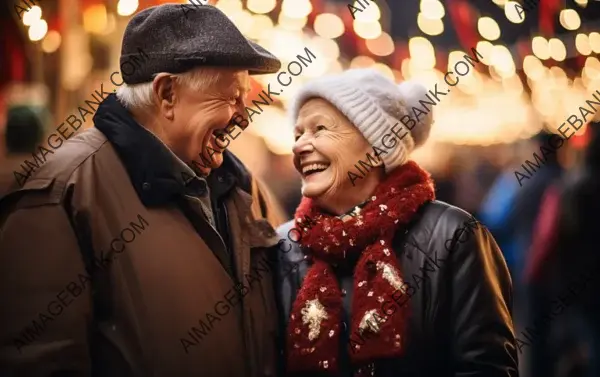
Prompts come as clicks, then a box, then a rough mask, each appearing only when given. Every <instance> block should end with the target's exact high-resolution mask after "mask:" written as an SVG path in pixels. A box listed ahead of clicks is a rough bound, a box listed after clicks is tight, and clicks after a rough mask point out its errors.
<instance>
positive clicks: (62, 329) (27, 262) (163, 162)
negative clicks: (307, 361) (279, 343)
mask: <svg viewBox="0 0 600 377" xmlns="http://www.w3.org/2000/svg"><path fill="white" fill-rule="evenodd" d="M139 51H143V53H144V54H146V55H147V56H148V59H147V61H145V62H144V64H140V65H137V66H136V69H135V70H132V69H127V70H126V69H124V68H125V65H124V64H123V63H124V62H126V61H128V59H130V58H131V57H132V56H135V55H137V54H139ZM121 63H122V64H121V70H122V71H123V72H122V76H123V80H124V82H125V84H124V85H122V86H121V87H120V88H119V91H118V92H117V94H116V95H115V94H110V95H108V97H107V98H106V99H105V100H104V101H103V102H102V104H101V105H100V106H99V108H98V110H97V113H96V115H95V116H94V123H95V128H92V129H88V130H86V131H84V132H82V133H81V134H79V135H77V136H74V137H73V138H71V139H70V140H69V141H68V142H66V143H65V144H64V145H63V146H62V147H61V148H60V150H58V151H56V153H55V155H53V156H51V157H50V158H49V159H48V161H47V162H46V163H45V164H43V165H42V166H41V167H40V169H39V170H37V171H36V172H35V173H34V174H33V175H32V176H31V177H29V178H28V179H27V181H26V183H25V184H24V186H23V187H22V188H21V189H18V190H15V191H13V192H11V193H10V194H8V195H7V196H5V197H4V198H3V199H2V200H1V202H0V250H1V252H0V266H1V267H0V306H1V307H2V310H1V311H0V312H1V313H2V314H1V315H0V317H1V318H0V323H1V325H0V344H1V345H0V375H2V376H6V375H9V376H67V375H68V376H89V375H94V376H111V377H113V376H157V377H158V376H165V377H172V376H178V377H180V376H199V375H202V376H215V377H221V376H230V377H237V376H240V377H246V376H253V377H258V376H261V377H262V376H272V375H274V374H275V373H276V372H275V369H276V368H275V364H276V360H275V356H276V354H277V351H276V349H275V345H274V342H275V338H276V335H277V334H276V331H275V329H276V323H275V320H276V318H277V315H276V313H275V308H276V307H275V302H274V294H273V292H272V289H273V284H272V280H271V268H270V267H271V265H270V264H269V263H270V260H269V259H268V258H267V255H266V254H267V253H266V250H267V249H268V248H269V247H271V246H273V245H275V244H276V243H277V239H276V237H275V232H274V230H273V228H272V227H271V226H270V225H269V221H272V222H273V224H274V225H275V224H276V223H277V220H276V219H275V216H276V213H269V212H270V211H269V209H270V208H271V207H270V205H269V203H270V197H269V196H268V195H267V194H266V193H265V192H264V190H263V189H262V188H261V185H260V184H259V183H257V182H256V181H255V180H254V179H252V177H251V176H250V175H249V173H248V172H247V171H246V170H245V168H244V166H243V165H242V164H241V163H240V161H239V160H237V159H236V158H235V157H234V156H233V155H232V154H231V153H230V152H228V151H225V150H224V149H223V148H220V147H222V146H223V145H224V141H225V138H235V137H237V135H238V134H239V133H240V132H242V131H240V130H239V129H237V128H235V126H232V124H233V123H232V119H238V120H239V119H241V118H240V117H239V116H237V114H239V113H241V112H242V111H243V110H244V105H245V104H244V95H245V93H246V92H247V90H248V75H249V74H260V73H272V72H276V71H277V70H278V69H279V67H280V62H279V60H278V59H277V58H275V57H274V56H273V55H271V54H270V53H269V52H267V51H266V50H264V49H263V48H261V47H259V46H257V45H256V44H254V43H252V42H250V41H248V40H246V39H245V38H244V37H243V36H242V34H241V33H240V32H239V30H237V28H236V27H235V26H234V25H233V23H232V22H231V21H230V20H229V19H228V18H227V17H226V16H225V15H224V14H223V13H222V12H221V11H219V10H218V9H216V8H214V7H211V6H202V7H198V8H197V9H194V10H193V11H190V10H186V12H185V13H184V12H182V9H181V8H180V5H175V4H165V5H161V6H157V7H153V8H149V9H146V10H144V11H142V12H140V13H138V14H137V15H136V16H134V17H133V18H132V19H131V21H130V22H129V25H128V26H127V28H126V30H125V34H124V37H123V44H122V50H121ZM125 71H127V72H125ZM241 124H242V125H243V124H244V122H241ZM245 124H246V125H247V123H245ZM224 133H229V135H224ZM215 151H217V152H215ZM198 161H200V162H198ZM207 161H208V162H207ZM190 166H191V167H194V168H195V169H191V168H190Z"/></svg>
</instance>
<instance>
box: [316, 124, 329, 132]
mask: <svg viewBox="0 0 600 377" xmlns="http://www.w3.org/2000/svg"><path fill="white" fill-rule="evenodd" d="M326 129H327V127H325V126H324V125H322V124H319V125H318V126H317V131H324V130H326Z"/></svg>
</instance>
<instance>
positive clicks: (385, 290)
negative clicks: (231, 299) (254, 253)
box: [278, 69, 518, 377]
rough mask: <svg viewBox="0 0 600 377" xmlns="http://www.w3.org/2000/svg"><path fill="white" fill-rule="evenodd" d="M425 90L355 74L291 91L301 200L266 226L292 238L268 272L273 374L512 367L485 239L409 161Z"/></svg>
mask: <svg viewBox="0 0 600 377" xmlns="http://www.w3.org/2000/svg"><path fill="white" fill-rule="evenodd" d="M436 92H437V87H436ZM430 94H431V96H428V95H427V93H426V92H425V90H424V89H423V88H422V87H420V86H417V85H414V84H410V83H404V84H401V85H400V86H396V85H395V84H394V83H393V82H391V81H390V80H388V79H387V78H385V77H384V76H382V75H381V74H379V73H378V72H376V71H373V70H368V69H367V70H350V71H347V72H344V73H343V74H340V75H338V76H334V77H326V78H322V79H319V80H316V81H313V82H311V83H309V84H308V85H306V86H305V87H304V88H303V89H301V91H300V93H299V95H298V96H297V98H296V99H295V102H294V104H293V106H292V111H291V112H292V116H293V119H294V121H295V128H294V132H295V140H296V142H295V145H294V148H293V152H294V165H295V167H296V169H297V170H298V172H299V173H300V174H301V176H302V195H303V199H302V202H301V203H300V205H299V207H298V208H297V210H296V215H295V219H294V221H291V222H289V223H287V224H285V225H283V226H281V227H280V228H279V230H278V231H279V233H280V236H281V237H289V238H291V239H292V240H293V241H294V242H295V244H294V245H292V244H288V245H287V246H285V247H282V251H283V252H282V253H280V256H281V257H280V258H282V261H281V262H282V263H281V266H290V265H295V266H297V268H294V269H290V268H286V267H282V268H281V269H280V270H281V271H280V272H279V274H278V276H279V279H280V281H279V293H278V295H279V299H280V304H281V307H282V322H283V327H284V328H285V330H284V334H285V346H284V352H283V353H284V358H283V359H284V360H285V364H286V365H285V369H286V371H285V373H286V375H294V376H315V375H330V376H348V377H350V376H353V377H356V376H385V377H387V376H389V377H392V376H394V377H400V376H401V377H408V376H435V377H441V376H456V377H457V376H482V377H483V376H485V377H493V376H498V377H499V376H503V377H509V376H517V375H518V370H517V354H516V347H515V337H514V330H513V324H512V320H511V301H512V292H511V280H510V276H509V273H508V270H507V267H506V263H505V261H504V259H503V257H502V254H501V252H500V250H499V249H498V246H497V245H496V242H495V241H494V239H493V238H492V236H491V235H490V233H489V232H488V231H487V230H486V229H485V228H484V227H482V226H481V225H480V224H479V223H477V222H476V221H474V220H473V218H472V217H471V216H470V215H469V214H467V213H465V212H464V211H462V210H460V209H458V208H456V207H453V206H451V205H448V204H446V203H442V202H439V201H436V200H435V194H434V185H433V182H432V180H431V178H430V175H429V174H428V173H427V172H425V171H424V170H423V169H422V168H420V167H419V165H417V164H416V163H415V162H413V161H410V160H408V157H409V154H410V152H411V151H412V150H414V149H415V148H416V147H418V146H420V145H422V144H423V143H424V142H425V141H426V139H427V137H428V135H429V131H430V127H431V124H432V117H431V108H428V107H426V106H427V105H426V104H425V101H429V102H431V101H432V99H431V97H432V96H435V94H434V93H433V92H430ZM361 161H362V162H361ZM367 161H368V162H367ZM309 223H310V224H309Z"/></svg>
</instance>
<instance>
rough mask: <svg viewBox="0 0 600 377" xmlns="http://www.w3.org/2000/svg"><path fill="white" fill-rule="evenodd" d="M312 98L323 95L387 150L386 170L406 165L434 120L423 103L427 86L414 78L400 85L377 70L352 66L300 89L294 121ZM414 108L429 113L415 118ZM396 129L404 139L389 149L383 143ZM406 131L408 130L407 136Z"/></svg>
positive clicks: (384, 155)
mask: <svg viewBox="0 0 600 377" xmlns="http://www.w3.org/2000/svg"><path fill="white" fill-rule="evenodd" d="M312 98H323V99H324V100H326V101H328V102H329V103H331V104H332V105H333V106H335V107H336V108H337V109H338V110H339V111H340V112H341V113H342V114H344V115H345V116H346V117H347V118H348V120H350V122H352V124H354V126H355V127H356V128H358V130H359V131H360V132H361V133H362V134H363V136H364V137H365V138H366V139H367V141H368V142H369V144H371V145H372V146H376V147H378V148H381V149H383V150H384V151H386V152H387V153H382V154H381V155H380V158H381V159H382V160H383V163H384V165H385V170H386V172H390V171H392V170H394V168H396V167H398V166H400V165H402V164H404V163H405V162H406V161H407V160H408V157H409V155H410V153H411V152H412V151H413V150H414V149H415V148H417V147H419V146H421V145H423V144H424V143H425V141H427V138H428V137H429V132H430V130H431V125H432V123H433V114H432V113H433V109H431V108H429V111H427V107H425V106H422V105H421V104H420V102H419V101H424V100H425V101H426V100H428V98H427V89H426V88H425V87H424V86H422V85H421V84H418V83H416V82H412V81H406V82H403V83H402V84H400V85H396V84H395V83H394V82H393V81H391V80H390V79H388V78H387V77H385V76H384V75H382V74H381V73H379V72H378V71H376V70H374V69H369V68H364V69H350V70H347V71H345V72H343V73H341V74H337V75H331V76H324V77H322V78H319V79H316V80H313V81H310V82H308V83H307V84H306V85H304V86H303V87H302V88H301V89H300V90H299V91H298V93H297V94H296V97H295V98H294V100H293V102H292V105H291V107H290V115H291V117H292V121H293V122H294V123H295V122H296V119H297V118H298V113H299V111H300V108H301V107H302V105H304V104H305V103H306V102H307V101H308V100H310V99H312ZM413 107H416V108H418V109H420V110H421V111H423V112H427V113H426V115H420V116H419V117H418V120H417V119H415V116H414V115H413V112H412V108H413ZM406 117H408V118H406ZM402 119H404V121H405V122H407V123H408V125H409V126H410V125H412V124H413V123H412V122H411V121H409V120H407V119H411V120H412V121H414V126H412V129H409V128H408V127H407V126H406V125H404V123H402ZM396 124H397V125H396ZM394 126H395V127H394ZM392 128H394V130H395V132H396V133H397V134H398V135H402V137H401V138H400V137H397V138H396V139H400V140H399V142H398V144H396V145H395V146H394V147H393V148H387V147H384V146H383V145H382V139H383V137H384V136H385V135H386V134H390V136H394V134H393V133H392ZM405 130H406V131H408V134H406V136H404V134H405V133H406V131H405ZM357 158H359V157H358V156H357Z"/></svg>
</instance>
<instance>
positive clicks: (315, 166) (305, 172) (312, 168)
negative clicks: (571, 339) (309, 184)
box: [301, 162, 330, 178]
mask: <svg viewBox="0 0 600 377" xmlns="http://www.w3.org/2000/svg"><path fill="white" fill-rule="evenodd" d="M329 165H330V164H329V163H326V162H312V163H306V164H303V165H302V167H301V171H302V177H304V178H307V177H310V176H313V175H315V174H318V173H321V172H323V171H325V170H327V169H328V168H329Z"/></svg>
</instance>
